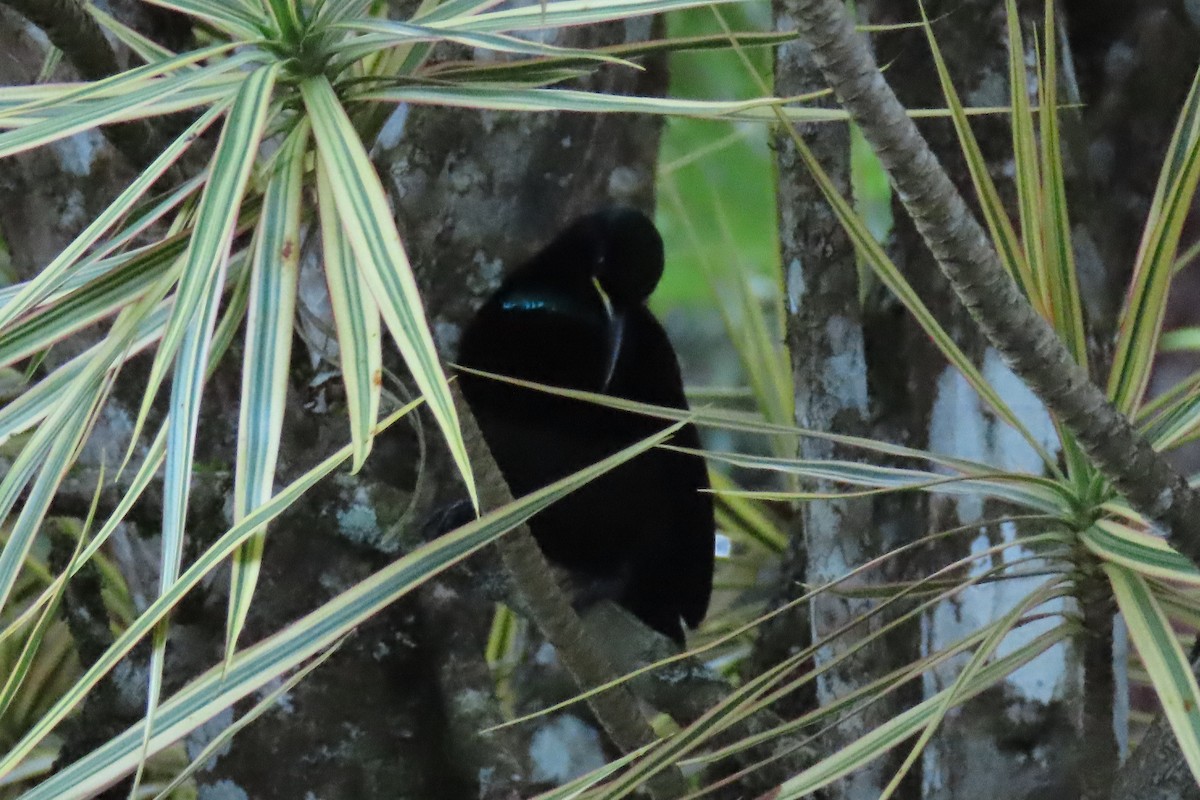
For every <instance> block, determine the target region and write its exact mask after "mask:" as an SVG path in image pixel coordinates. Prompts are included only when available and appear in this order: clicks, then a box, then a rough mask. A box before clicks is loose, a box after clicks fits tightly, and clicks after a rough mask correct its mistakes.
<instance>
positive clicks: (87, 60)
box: [0, 0, 157, 168]
mask: <svg viewBox="0 0 1200 800" xmlns="http://www.w3.org/2000/svg"><path fill="white" fill-rule="evenodd" d="M0 3H2V4H3V5H6V6H8V7H9V8H11V9H12V10H13V11H16V12H17V13H18V14H20V15H21V16H23V17H24V18H25V19H27V20H29V21H30V22H31V23H33V24H34V25H36V26H37V27H39V28H40V29H41V30H42V31H43V32H44V33H45V34H46V37H47V38H48V39H49V40H50V43H51V44H53V45H54V46H55V47H57V48H58V49H59V50H61V51H62V52H63V55H64V56H66V57H67V60H68V61H70V62H71V65H72V66H73V67H75V69H76V71H77V72H79V75H80V77H82V78H84V79H85V80H89V81H98V80H101V79H102V78H107V77H110V76H112V75H116V74H117V73H118V72H120V71H121V66H120V64H119V63H118V61H117V55H116V53H115V52H114V51H113V49H112V47H111V46H110V45H109V43H108V39H107V38H106V37H105V35H104V30H103V29H102V28H101V27H100V25H99V24H98V23H97V22H96V20H95V19H93V18H92V15H91V14H89V13H88V12H87V9H86V8H84V6H83V4H81V3H80V2H78V0H0ZM101 130H102V131H103V133H104V135H105V137H106V138H107V139H108V140H109V142H111V143H112V145H113V147H115V148H116V149H117V150H118V151H120V153H121V155H123V156H125V158H126V159H128V160H129V163H130V164H132V165H133V166H134V167H136V168H141V167H144V166H146V165H147V164H149V163H150V161H152V160H153V159H154V156H155V155H156V152H157V151H156V150H155V142H156V141H157V139H156V137H154V136H153V135H152V129H151V127H150V125H149V123H147V122H146V121H145V120H138V121H135V122H127V123H122V124H119V125H105V126H104V127H103V128H102V129H101Z"/></svg>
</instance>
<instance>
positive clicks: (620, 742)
mask: <svg viewBox="0 0 1200 800" xmlns="http://www.w3.org/2000/svg"><path fill="white" fill-rule="evenodd" d="M452 391H453V393H454V400H455V405H456V406H457V408H458V417H459V424H460V425H461V427H462V433H463V440H464V442H465V444H466V447H467V453H468V455H469V456H470V458H471V465H472V466H473V467H474V469H475V478H476V483H477V487H478V490H479V501H480V505H481V506H482V510H489V509H493V508H498V507H500V506H503V505H507V504H508V503H511V502H512V501H513V496H512V492H511V491H510V490H509V488H508V485H507V484H506V483H505V481H504V477H503V476H502V475H501V473H500V467H499V466H498V465H497V464H496V460H495V459H494V458H493V457H492V454H491V451H490V450H489V449H488V446H487V443H486V442H485V441H484V439H483V434H482V433H481V432H480V430H479V426H478V424H477V423H476V422H475V417H474V415H473V414H472V413H471V410H470V407H469V406H468V405H467V403H466V402H465V400H464V399H463V397H462V393H461V392H460V390H459V388H458V386H457V384H454V385H452ZM498 547H499V549H500V556H501V558H502V559H503V561H504V566H505V567H506V568H507V569H508V571H509V572H510V573H511V574H512V576H513V578H514V580H513V583H514V584H515V586H516V588H517V591H519V592H520V593H521V596H522V599H523V600H524V602H523V603H522V607H523V608H524V609H525V610H526V611H527V612H528V613H529V615H530V617H532V618H533V621H534V623H535V624H536V625H537V626H538V629H539V630H541V632H542V633H543V634H545V636H546V639H547V640H549V642H550V643H551V644H552V645H554V649H555V651H556V652H557V653H558V657H559V659H560V660H561V661H562V664H563V666H565V667H566V668H567V671H568V672H570V673H571V677H572V678H574V679H575V683H576V684H577V685H578V686H579V688H580V689H581V690H587V689H590V688H592V687H594V686H600V685H601V684H605V683H609V682H610V681H613V680H615V679H616V678H618V677H619V674H618V673H617V672H616V670H615V669H614V668H613V667H612V665H611V664H610V663H609V661H608V659H607V658H605V656H604V650H603V648H601V647H600V645H599V643H598V642H597V641H596V639H595V637H593V636H592V635H591V633H590V632H589V631H588V630H587V629H586V628H585V627H584V625H583V622H582V621H581V620H580V619H579V615H577V614H576V613H575V610H574V609H573V608H572V607H571V604H570V603H569V602H568V601H567V598H566V597H565V596H564V595H563V592H562V590H561V589H560V588H559V585H558V583H557V581H556V580H555V579H554V571H553V570H552V569H551V567H550V564H549V563H548V562H547V561H546V557H545V556H544V555H543V554H542V551H541V548H539V547H538V545H537V542H536V541H535V540H534V538H533V534H531V533H530V532H529V526H528V525H521V526H520V527H518V528H517V529H515V530H513V531H510V532H509V533H508V534H507V535H506V536H504V537H503V538H502V539H500V540H499V543H498ZM588 705H589V706H591V709H592V711H593V712H594V713H595V715H596V719H597V720H599V722H600V724H601V725H602V726H603V727H604V730H605V731H606V732H607V733H608V735H609V737H610V738H611V739H612V740H613V743H614V744H616V745H617V747H619V748H620V749H621V751H622V752H625V753H629V752H632V751H634V750H637V749H638V748H640V747H642V746H644V745H647V744H650V743H651V742H653V741H655V739H657V736H655V734H654V730H653V729H652V728H651V727H650V724H649V722H647V721H646V718H645V717H644V716H643V715H642V712H641V709H640V708H639V706H638V699H637V697H635V696H634V694H633V692H632V691H631V690H630V689H629V687H628V686H625V685H621V686H617V687H615V688H613V689H609V690H608V691H606V692H601V693H600V694H597V695H594V696H592V697H590V698H588ZM684 786H685V784H684V782H683V776H682V775H680V774H679V772H678V770H669V771H666V772H664V773H663V774H661V775H660V776H658V779H656V780H651V781H650V785H649V786H647V787H646V788H647V789H648V790H649V791H650V793H651V794H652V795H653V796H655V797H662V796H679V795H681V794H683V791H682V788H683V787H684Z"/></svg>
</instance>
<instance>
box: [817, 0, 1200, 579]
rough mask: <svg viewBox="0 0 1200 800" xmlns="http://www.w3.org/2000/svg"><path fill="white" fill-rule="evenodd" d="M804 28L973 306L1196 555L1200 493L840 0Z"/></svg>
mask: <svg viewBox="0 0 1200 800" xmlns="http://www.w3.org/2000/svg"><path fill="white" fill-rule="evenodd" d="M795 9H796V18H797V23H798V26H799V29H800V32H801V34H802V35H803V36H804V37H805V38H806V39H807V40H808V41H809V43H810V44H811V45H812V48H813V56H814V59H815V60H816V62H817V65H818V66H819V67H820V69H821V71H822V73H823V74H824V75H825V79H826V80H827V81H828V82H829V84H830V86H831V87H832V88H833V90H834V92H836V94H837V95H838V97H839V99H840V100H841V101H842V104H843V106H844V107H845V108H846V110H847V111H848V112H849V114H850V117H851V118H852V119H853V120H854V122H855V123H857V124H858V125H859V126H861V127H862V129H863V133H864V134H865V136H866V138H867V140H868V141H869V142H870V143H871V145H872V147H873V148H874V149H875V152H876V153H877V154H878V155H879V158H880V160H881V161H882V162H883V166H884V168H885V169H886V170H887V172H888V175H889V177H890V179H891V182H892V184H893V186H895V188H896V192H897V195H898V196H899V197H900V199H901V201H902V202H903V203H904V206H905V208H906V209H907V210H908V213H909V214H910V215H911V216H912V219H913V222H914V223H915V225H916V227H917V229H918V230H919V231H920V233H921V236H922V238H923V239H924V240H925V242H926V243H927V244H928V246H929V249H930V251H931V252H932V253H933V255H934V257H935V258H936V259H937V262H938V265H939V266H940V267H941V269H942V272H943V273H944V274H945V275H946V277H947V278H948V279H949V281H950V283H951V285H952V286H953V288H954V291H955V292H956V293H957V294H958V296H959V298H960V299H961V300H962V302H963V304H964V305H965V306H966V307H967V310H968V311H969V312H970V313H971V316H972V317H973V318H974V319H975V321H976V323H977V324H978V325H979V327H980V329H981V330H982V331H983V332H984V334H985V335H986V336H987V338H988V340H989V341H990V342H991V344H992V346H994V347H995V348H996V349H997V350H998V351H999V352H1000V354H1001V355H1002V356H1003V357H1004V359H1005V360H1006V361H1007V362H1008V364H1009V365H1010V366H1011V367H1012V369H1013V371H1014V372H1016V373H1017V375H1019V376H1020V377H1021V379H1022V380H1024V381H1025V383H1026V384H1028V385H1029V387H1030V388H1031V389H1033V391H1034V392H1036V393H1037V395H1038V397H1039V398H1040V399H1041V400H1042V402H1043V403H1045V404H1046V406H1047V407H1048V408H1049V409H1050V410H1051V411H1052V412H1053V413H1054V414H1055V415H1056V416H1057V417H1058V419H1059V420H1060V421H1061V422H1062V423H1063V425H1064V426H1065V427H1066V428H1067V429H1068V430H1070V431H1071V433H1072V434H1074V436H1075V437H1076V439H1078V441H1079V443H1080V445H1081V446H1082V447H1083V449H1084V450H1085V451H1086V452H1087V454H1088V456H1089V457H1090V458H1091V460H1092V462H1093V463H1094V464H1095V465H1096V466H1097V467H1098V468H1099V469H1100V470H1101V471H1102V472H1103V473H1104V474H1105V476H1106V477H1107V478H1108V479H1109V480H1110V481H1111V482H1112V484H1113V486H1115V487H1116V488H1117V490H1118V491H1120V492H1121V493H1122V494H1123V495H1124V496H1125V497H1126V498H1127V499H1128V500H1129V502H1130V504H1131V505H1132V506H1133V507H1134V508H1136V509H1137V510H1138V511H1139V512H1141V513H1142V514H1143V515H1145V516H1146V518H1147V519H1149V520H1151V521H1152V522H1153V523H1155V524H1157V525H1159V526H1161V527H1162V528H1163V529H1164V532H1165V533H1166V537H1167V540H1168V541H1169V542H1170V544H1171V545H1172V546H1173V547H1174V548H1175V549H1177V550H1178V551H1179V552H1181V553H1183V554H1184V555H1186V556H1188V557H1189V558H1190V559H1192V560H1193V561H1200V497H1198V496H1197V494H1196V492H1194V491H1192V489H1191V488H1190V487H1189V486H1188V484H1187V481H1186V480H1185V479H1184V477H1183V476H1182V475H1180V474H1179V472H1177V471H1176V470H1175V469H1174V467H1172V466H1171V465H1170V464H1169V463H1168V462H1167V460H1166V459H1165V458H1163V457H1162V456H1161V455H1159V454H1158V453H1157V452H1155V450H1154V449H1153V448H1152V447H1151V446H1150V444H1149V443H1148V442H1147V441H1146V440H1145V439H1143V438H1142V437H1141V436H1140V435H1138V433H1137V431H1135V430H1134V428H1133V426H1132V425H1131V424H1130V423H1129V420H1128V419H1126V418H1125V416H1124V415H1122V414H1121V413H1120V412H1119V411H1117V410H1116V409H1115V408H1114V407H1113V406H1112V405H1111V404H1110V403H1109V402H1108V400H1107V398H1106V397H1105V396H1104V393H1103V392H1102V391H1101V390H1100V389H1099V388H1098V387H1097V386H1096V385H1095V384H1093V383H1092V382H1091V380H1090V378H1089V377H1088V375H1087V372H1086V371H1085V370H1084V369H1083V368H1082V367H1081V366H1079V365H1078V364H1076V363H1075V361H1074V360H1073V359H1072V358H1071V356H1070V355H1069V354H1068V352H1067V350H1066V348H1065V347H1064V346H1063V344H1062V342H1061V341H1060V340H1059V338H1058V336H1057V334H1056V333H1055V332H1054V330H1053V329H1052V328H1051V327H1050V326H1049V324H1048V323H1047V322H1046V321H1045V320H1044V319H1043V318H1042V317H1041V316H1039V315H1038V314H1037V313H1036V312H1035V311H1034V310H1033V308H1032V307H1031V306H1030V305H1029V302H1028V301H1027V300H1026V298H1025V297H1024V296H1023V295H1022V294H1021V292H1020V290H1019V289H1018V288H1017V286H1016V284H1015V283H1014V282H1013V280H1012V279H1011V278H1010V277H1009V275H1008V273H1007V272H1006V271H1005V270H1004V268H1003V266H1002V265H1001V263H1000V259H999V256H998V255H997V254H996V251H995V249H994V248H993V247H992V245H991V243H990V242H989V240H988V237H987V234H986V233H985V232H984V230H983V228H982V227H981V226H980V225H979V223H978V222H977V221H976V220H975V218H974V216H973V215H972V214H971V212H970V210H969V209H968V208H967V205H966V203H965V202H964V200H963V198H962V196H961V195H960V194H959V193H958V191H957V190H956V189H955V187H954V185H953V183H952V182H951V181H950V179H949V177H948V176H947V175H946V173H945V171H944V170H943V169H942V167H941V165H940V164H939V163H938V161H937V158H936V157H935V156H934V154H933V152H932V151H931V150H930V149H929V145H928V144H927V143H926V142H925V140H924V138H923V137H922V136H921V134H920V133H919V132H918V131H917V128H916V125H915V124H914V123H913V121H912V119H911V118H910V117H909V116H908V114H907V113H906V111H905V109H904V107H903V106H902V105H901V104H900V101H899V100H897V99H896V96H895V94H894V93H893V92H892V90H891V88H890V87H889V86H888V84H887V82H886V81H885V80H884V78H883V75H882V74H881V73H880V72H879V69H878V67H877V66H876V64H875V60H874V58H873V56H872V55H871V52H870V50H869V48H868V46H867V43H866V41H865V40H864V39H863V38H862V37H861V36H859V35H858V34H857V33H856V31H855V29H854V24H853V22H852V21H851V19H850V18H849V16H848V15H847V14H846V10H845V7H844V6H843V5H842V3H841V2H838V1H837V0H797V2H796V3H795Z"/></svg>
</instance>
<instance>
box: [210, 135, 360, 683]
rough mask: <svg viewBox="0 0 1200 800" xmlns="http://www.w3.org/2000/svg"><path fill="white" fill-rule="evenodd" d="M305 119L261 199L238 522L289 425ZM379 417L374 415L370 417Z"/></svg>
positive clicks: (253, 504)
mask: <svg viewBox="0 0 1200 800" xmlns="http://www.w3.org/2000/svg"><path fill="white" fill-rule="evenodd" d="M307 147H308V126H307V124H306V123H301V125H300V126H299V127H298V128H297V129H296V130H295V131H293V133H292V134H291V136H290V137H289V138H288V140H287V143H286V144H285V146H284V148H283V154H282V155H281V156H280V159H279V160H278V161H277V162H276V167H275V169H276V171H275V174H274V175H273V176H272V177H271V182H270V183H269V184H268V186H267V191H266V196H265V198H264V200H263V210H262V220H261V222H260V226H259V231H258V239H257V249H256V250H255V254H254V262H253V264H252V266H251V272H250V310H249V315H248V318H247V320H246V352H245V355H244V356H243V360H242V398H241V403H240V406H239V417H238V449H237V466H236V470H235V475H234V484H233V518H234V520H235V521H240V520H241V519H242V518H243V517H245V516H246V514H247V512H249V511H251V510H253V509H254V508H257V507H258V506H259V505H261V504H262V503H263V502H265V501H266V500H267V499H268V498H270V496H271V492H272V491H273V490H274V488H275V463H276V460H277V459H278V456H279V439H280V435H281V433H282V431H283V412H284V406H285V404H286V401H287V389H288V370H289V368H290V366H291V357H292V326H293V324H294V320H293V315H294V313H295V309H296V291H297V287H298V286H299V283H300V195H301V190H302V184H301V182H302V180H303V177H304V153H305V150H306V149H307ZM373 422H374V420H372V423H373ZM265 535H266V529H265V528H263V529H261V530H259V531H257V532H256V533H255V535H254V537H253V538H251V539H250V541H249V542H247V543H246V546H245V547H243V548H242V549H241V550H239V551H238V554H237V556H236V557H235V558H234V562H233V574H232V576H231V579H230V590H229V618H228V623H227V631H226V641H225V658H226V660H227V661H228V659H229V658H230V657H232V655H233V651H234V648H235V647H236V646H237V640H238V636H239V634H240V633H241V630H242V626H243V625H244V624H245V622H246V613H247V612H248V611H249V609H250V599H251V598H252V597H253V595H254V586H255V584H256V583H257V581H258V570H259V565H260V562H261V560H262V551H263V542H264V537H265Z"/></svg>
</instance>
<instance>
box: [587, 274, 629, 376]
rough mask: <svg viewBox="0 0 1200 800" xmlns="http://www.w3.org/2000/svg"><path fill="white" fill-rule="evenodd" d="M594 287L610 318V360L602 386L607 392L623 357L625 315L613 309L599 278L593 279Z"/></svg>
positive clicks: (607, 363)
mask: <svg viewBox="0 0 1200 800" xmlns="http://www.w3.org/2000/svg"><path fill="white" fill-rule="evenodd" d="M592 285H593V286H595V287H596V292H597V294H599V295H600V302H601V303H603V304H604V313H605V315H606V316H607V317H608V359H607V362H606V366H605V369H604V382H603V383H602V384H601V385H600V391H601V392H607V391H608V387H609V384H611V383H612V379H613V374H614V373H615V372H616V371H617V359H618V358H619V357H620V355H621V339H622V337H623V336H624V334H625V315H624V314H622V313H621V312H619V311H617V310H616V309H615V308H613V303H612V299H611V298H610V297H609V296H608V292H606V291H604V287H603V286H601V285H600V279H599V278H592Z"/></svg>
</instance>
